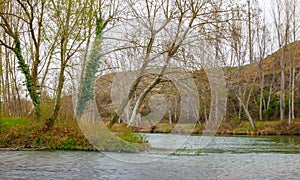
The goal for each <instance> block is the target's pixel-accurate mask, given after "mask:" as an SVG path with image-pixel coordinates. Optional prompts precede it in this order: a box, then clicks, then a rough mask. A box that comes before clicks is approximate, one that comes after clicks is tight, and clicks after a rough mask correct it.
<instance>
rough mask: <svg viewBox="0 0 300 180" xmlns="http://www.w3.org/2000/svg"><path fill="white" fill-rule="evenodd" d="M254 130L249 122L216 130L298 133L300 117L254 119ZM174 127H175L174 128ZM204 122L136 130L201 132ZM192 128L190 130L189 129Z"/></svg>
mask: <svg viewBox="0 0 300 180" xmlns="http://www.w3.org/2000/svg"><path fill="white" fill-rule="evenodd" d="M255 125H256V130H253V129H252V128H251V125H250V122H248V121H241V122H232V121H231V122H226V121H225V122H223V123H222V124H221V125H220V128H219V129H218V131H217V134H219V135H300V119H297V120H295V121H293V122H292V123H291V124H290V125H289V124H288V123H286V122H282V121H256V122H255ZM174 127H176V128H174ZM192 127H194V128H192ZM204 128H205V124H202V125H196V126H194V125H192V124H177V125H176V124H175V125H173V127H171V126H170V125H169V124H168V123H159V124H157V125H156V126H155V127H154V129H150V128H148V129H138V130H136V131H139V132H144V133H150V132H151V131H152V132H154V133H170V132H175V133H192V134H202V132H203V130H204ZM191 129H192V131H191Z"/></svg>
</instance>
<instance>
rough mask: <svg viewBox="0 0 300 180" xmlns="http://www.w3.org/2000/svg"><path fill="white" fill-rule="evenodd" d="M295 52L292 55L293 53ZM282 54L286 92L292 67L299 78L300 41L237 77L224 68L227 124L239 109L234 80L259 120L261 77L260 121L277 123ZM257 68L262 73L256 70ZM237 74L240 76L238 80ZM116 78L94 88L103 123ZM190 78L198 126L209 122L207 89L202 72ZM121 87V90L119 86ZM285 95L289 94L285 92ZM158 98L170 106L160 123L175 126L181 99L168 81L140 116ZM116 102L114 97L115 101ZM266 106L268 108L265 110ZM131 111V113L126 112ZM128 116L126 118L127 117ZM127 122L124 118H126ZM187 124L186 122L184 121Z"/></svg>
mask: <svg viewBox="0 0 300 180" xmlns="http://www.w3.org/2000/svg"><path fill="white" fill-rule="evenodd" d="M294 52H295V53H294ZM282 53H284V57H285V66H286V69H285V72H286V73H285V74H286V76H285V77H286V83H285V84H286V89H287V90H288V85H289V73H290V69H291V66H294V67H296V72H295V75H296V80H299V77H300V73H299V72H300V41H297V42H295V43H292V44H289V45H288V46H287V47H286V48H285V51H283V49H280V50H278V51H276V52H274V53H273V54H271V55H269V56H267V57H266V58H265V59H263V60H262V61H261V62H256V63H254V64H250V65H245V66H243V67H241V69H240V72H239V73H238V69H237V68H236V67H229V68H228V67H227V68H224V73H225V76H226V79H227V83H228V85H227V87H228V93H229V94H228V102H227V115H226V118H225V119H227V120H229V121H231V120H237V118H238V119H240V118H239V112H240V111H241V110H240V106H239V101H238V100H237V97H236V94H234V93H233V92H237V87H238V85H237V82H238V80H237V77H241V78H240V81H241V82H240V87H241V93H242V96H243V97H242V98H243V99H245V101H246V99H248V96H249V92H250V90H251V96H249V97H250V99H249V104H248V107H249V112H250V114H251V116H252V117H253V119H254V120H258V119H259V114H258V112H259V97H260V87H261V77H262V75H264V82H263V85H264V86H263V87H264V92H263V96H264V97H263V101H264V102H263V103H264V107H263V117H264V119H265V120H277V119H279V93H278V92H279V89H280V81H279V80H280V57H281V54H282ZM293 59H294V64H293ZM259 65H260V66H261V69H260V68H258V67H259ZM239 74H240V76H239ZM114 76H115V74H109V75H105V76H102V77H100V78H99V79H98V80H97V86H96V100H97V104H98V109H99V111H100V114H101V116H102V117H104V119H107V120H108V119H109V118H110V117H111V115H112V113H113V111H114V109H113V105H112V97H111V95H112V94H111V88H112V82H113V78H114ZM192 77H193V78H194V81H195V83H196V86H197V88H198V93H199V100H200V104H199V107H198V108H199V122H205V121H206V120H207V119H208V115H209V109H210V100H211V96H210V85H209V81H208V79H207V76H206V74H205V72H204V71H203V70H198V71H196V72H194V73H192ZM153 78H154V77H153V76H151V75H147V76H145V77H144V78H143V80H142V83H141V85H140V86H139V87H138V90H137V91H136V97H137V96H138V95H139V94H140V93H141V91H142V90H143V89H144V88H145V87H146V85H148V84H149V83H150V82H151V81H152V80H153ZM120 87H122V86H121V85H120ZM298 89H299V83H298V81H296V90H298ZM286 92H287V94H288V91H286ZM154 94H161V95H163V96H164V97H165V98H166V102H169V103H168V104H170V105H169V106H168V107H167V109H166V113H165V116H164V117H163V119H162V122H166V123H167V122H170V121H172V122H173V123H176V122H177V118H178V117H179V116H180V111H179V109H180V105H179V101H180V96H179V92H178V89H177V88H176V87H175V86H174V84H173V83H172V82H171V81H167V80H164V81H163V82H162V83H160V84H159V85H157V86H156V87H155V88H154V89H153V90H152V91H151V92H150V93H149V95H148V96H147V97H146V99H145V101H144V102H143V105H142V106H141V108H140V111H139V112H140V113H141V114H142V115H147V114H149V112H150V111H151V110H149V100H150V97H151V95H154ZM114 98H116V97H114ZM299 103H300V98H299V96H298V93H297V91H296V102H295V104H296V105H295V107H296V108H295V114H296V116H298V114H299V115H300V107H299V106H297V105H298V104H299ZM266 104H268V107H266ZM133 106H134V102H132V103H131V106H130V109H132V108H133ZM129 111H130V110H129ZM241 113H242V115H241V119H240V120H243V119H245V120H246V119H247V118H246V116H245V115H244V114H243V112H241ZM125 116H126V115H125V114H123V116H122V118H125ZM127 116H128V115H127ZM125 119H126V118H125ZM186 122H189V120H186Z"/></svg>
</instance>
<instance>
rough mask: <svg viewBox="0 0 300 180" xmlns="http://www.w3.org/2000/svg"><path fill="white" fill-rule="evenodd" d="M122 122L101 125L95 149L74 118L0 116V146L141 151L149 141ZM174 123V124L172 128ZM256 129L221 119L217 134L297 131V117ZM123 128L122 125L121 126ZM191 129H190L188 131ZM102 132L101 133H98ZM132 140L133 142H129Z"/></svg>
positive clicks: (160, 129)
mask: <svg viewBox="0 0 300 180" xmlns="http://www.w3.org/2000/svg"><path fill="white" fill-rule="evenodd" d="M125 127H126V126H124V125H116V129H117V130H119V131H120V132H121V133H117V135H118V137H120V138H122V139H125V141H124V140H121V139H120V138H116V137H111V136H109V135H107V134H104V133H103V132H105V131H102V130H101V129H99V133H100V134H98V135H97V137H101V138H102V139H100V141H99V143H97V149H96V148H95V147H94V146H93V145H91V144H90V142H89V141H88V140H87V139H86V137H85V136H84V135H83V133H82V132H81V129H80V128H79V126H78V124H77V122H76V121H75V120H64V121H57V122H55V124H54V126H53V128H52V129H51V130H49V131H46V130H45V126H44V123H43V122H36V121H34V120H30V119H20V118H0V150H9V151H11V150H15V151H17V150H81V151H82V150H83V151H97V150H100V151H123V152H139V151H145V150H147V149H148V148H149V145H148V143H147V141H146V140H145V139H143V137H142V136H141V135H139V134H136V133H133V131H130V130H128V129H126V130H124V128H125ZM174 127H176V128H175V129H174ZM204 127H205V126H204V125H196V126H195V127H194V125H192V124H177V125H176V124H175V125H173V127H171V126H170V125H169V124H167V123H159V124H157V125H156V126H155V127H154V128H148V129H146V128H145V129H135V132H142V133H170V132H171V131H172V132H173V133H186V134H191V133H192V134H202V132H203V129H204ZM256 127H257V129H256V130H255V131H254V130H252V129H251V125H250V123H249V122H246V121H242V122H226V121H225V122H223V123H222V124H221V126H220V128H219V129H218V132H217V134H218V135H300V120H299V119H298V120H295V121H293V122H292V123H291V125H288V124H287V123H283V122H281V121H258V122H256ZM122 128H123V129H122ZM191 129H192V132H191ZM101 133H102V134H101ZM132 142H134V143H132Z"/></svg>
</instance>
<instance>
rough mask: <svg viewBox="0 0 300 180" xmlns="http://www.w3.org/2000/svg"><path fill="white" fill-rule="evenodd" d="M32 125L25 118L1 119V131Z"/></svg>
mask: <svg viewBox="0 0 300 180" xmlns="http://www.w3.org/2000/svg"><path fill="white" fill-rule="evenodd" d="M29 123H30V120H29V119H25V118H5V117H0V130H8V129H10V128H12V127H16V126H26V125H28V124H29Z"/></svg>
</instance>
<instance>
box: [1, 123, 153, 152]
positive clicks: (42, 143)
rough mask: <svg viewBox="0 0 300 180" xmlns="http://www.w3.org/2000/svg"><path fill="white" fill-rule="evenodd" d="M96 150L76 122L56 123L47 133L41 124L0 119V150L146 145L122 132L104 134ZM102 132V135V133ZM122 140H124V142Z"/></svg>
mask: <svg viewBox="0 0 300 180" xmlns="http://www.w3.org/2000/svg"><path fill="white" fill-rule="evenodd" d="M99 132H100V134H99V136H100V137H101V138H102V137H103V139H100V140H99V141H100V142H99V143H98V144H97V149H96V148H95V147H94V146H93V145H91V144H90V142H89V141H88V140H87V139H86V138H85V136H84V135H83V133H82V132H81V129H80V128H79V126H78V124H77V122H76V121H75V120H64V121H57V122H55V124H54V126H53V128H52V129H51V130H49V131H46V127H45V125H44V122H37V121H36V120H30V119H22V118H0V150H45V149H46V150H81V151H98V150H99V151H123V152H139V151H144V150H145V149H147V147H148V144H147V142H145V141H144V139H143V137H142V136H141V135H137V134H135V133H133V132H130V131H129V130H128V131H126V132H125V131H124V132H125V133H124V132H123V133H122V134H118V136H119V137H120V138H117V137H114V136H108V135H106V134H103V133H102V132H104V131H101V129H99ZM101 133H102V134H101ZM121 138H124V139H126V141H124V140H122V139H121Z"/></svg>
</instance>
